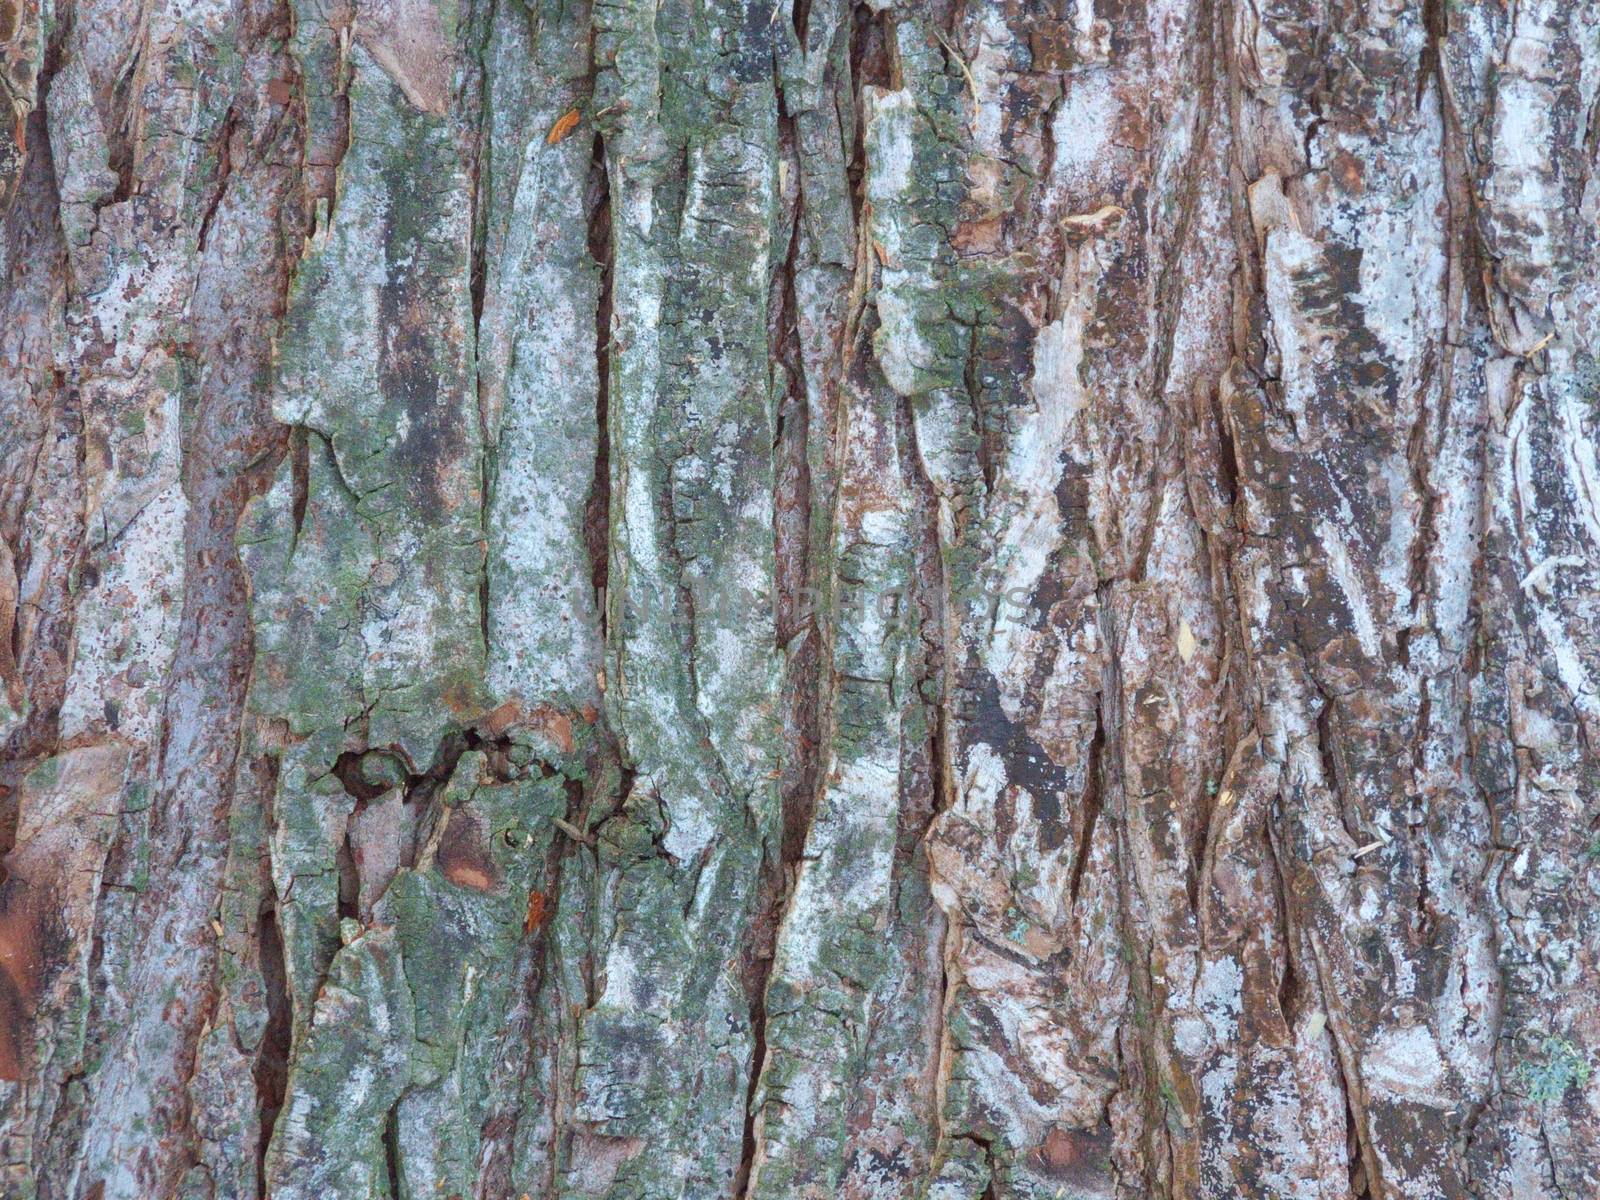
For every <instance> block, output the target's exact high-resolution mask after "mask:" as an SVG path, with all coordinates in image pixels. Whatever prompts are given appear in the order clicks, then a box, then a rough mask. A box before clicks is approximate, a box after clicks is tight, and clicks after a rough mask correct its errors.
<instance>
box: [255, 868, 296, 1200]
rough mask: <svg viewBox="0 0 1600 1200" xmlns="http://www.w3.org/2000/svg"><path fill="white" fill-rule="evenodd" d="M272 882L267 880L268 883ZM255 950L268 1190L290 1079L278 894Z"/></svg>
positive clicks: (262, 1163) (261, 1180) (261, 1152)
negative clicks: (271, 1153) (261, 1011)
mask: <svg viewBox="0 0 1600 1200" xmlns="http://www.w3.org/2000/svg"><path fill="white" fill-rule="evenodd" d="M268 886H269V887H270V886H271V885H270V883H269V885H268ZM256 939H257V954H258V956H259V959H260V964H261V987H262V999H263V1001H264V1003H265V1005H266V1009H267V1024H266V1028H265V1029H264V1030H263V1031H262V1034H261V1044H260V1046H259V1047H257V1049H256V1058H255V1064H254V1067H253V1068H252V1074H253V1076H254V1078H255V1085H256V1105H257V1121H258V1128H259V1134H258V1137H259V1141H258V1142H257V1146H256V1191H257V1194H258V1195H261V1196H265V1195H266V1194H267V1187H266V1159H267V1148H268V1146H269V1145H270V1144H271V1141H272V1131H273V1129H274V1128H276V1127H277V1123H278V1114H279V1112H281V1111H282V1109H283V1100H284V1095H285V1093H286V1090H287V1087H288V1080H289V1046H290V1037H291V1032H290V1029H291V1023H290V1009H289V988H288V971H287V969H286V967H285V964H284V953H283V931H282V930H281V929H279V927H278V911H277V898H276V896H275V895H271V897H270V899H269V902H268V903H267V905H266V906H265V907H264V908H263V910H262V912H261V915H260V917H259V919H258V921H257V925H256Z"/></svg>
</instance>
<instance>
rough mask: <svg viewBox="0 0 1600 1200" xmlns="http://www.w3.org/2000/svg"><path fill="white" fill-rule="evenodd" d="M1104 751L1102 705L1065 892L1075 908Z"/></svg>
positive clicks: (1090, 845) (1096, 815)
mask: <svg viewBox="0 0 1600 1200" xmlns="http://www.w3.org/2000/svg"><path fill="white" fill-rule="evenodd" d="M1105 748H1106V715H1105V704H1104V700H1103V698H1102V701H1101V703H1099V704H1096V705H1095V718H1094V737H1093V738H1091V739H1090V741H1089V754H1088V765H1087V766H1086V767H1085V768H1084V782H1083V815H1082V817H1081V818H1080V822H1081V823H1080V824H1079V827H1078V849H1077V853H1076V855H1075V856H1074V857H1073V860H1072V884H1071V886H1070V888H1069V889H1068V892H1067V894H1068V896H1069V897H1070V904H1071V907H1072V908H1073V909H1074V910H1076V909H1077V907H1078V894H1079V892H1080V891H1081V890H1082V887H1083V873H1084V871H1085V869H1087V867H1088V865H1089V854H1090V852H1091V851H1092V850H1093V849H1094V828H1095V825H1096V823H1098V821H1099V820H1100V809H1101V805H1102V803H1103V794H1102V790H1101V789H1102V787H1103V784H1102V782H1101V769H1100V768H1101V761H1102V759H1103V758H1104V756H1105Z"/></svg>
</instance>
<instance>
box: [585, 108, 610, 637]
mask: <svg viewBox="0 0 1600 1200" xmlns="http://www.w3.org/2000/svg"><path fill="white" fill-rule="evenodd" d="M589 191H590V196H589V198H588V206H589V256H590V258H592V259H593V260H594V262H595V264H596V265H597V266H598V267H599V268H600V300H599V303H598V304H597V305H596V307H595V316H594V358H595V370H596V386H595V397H594V419H595V453H594V478H593V480H592V481H591V483H590V485H589V499H588V503H587V505H586V506H585V509H584V521H583V533H584V541H585V543H586V545H587V548H588V552H589V585H590V587H591V588H593V590H594V599H595V610H596V613H597V614H598V616H599V620H600V639H601V641H602V642H604V641H605V639H606V634H607V629H608V628H609V619H608V613H607V600H606V590H607V587H608V585H609V580H610V572H611V397H610V390H611V306H612V301H611V289H612V277H613V274H614V272H615V267H616V264H615V254H614V251H613V247H612V242H611V188H610V181H609V178H608V176H607V173H606V165H605V143H604V140H603V139H602V138H601V136H600V135H599V134H598V133H597V134H595V137H594V153H593V157H592V161H591V165H590V169H589Z"/></svg>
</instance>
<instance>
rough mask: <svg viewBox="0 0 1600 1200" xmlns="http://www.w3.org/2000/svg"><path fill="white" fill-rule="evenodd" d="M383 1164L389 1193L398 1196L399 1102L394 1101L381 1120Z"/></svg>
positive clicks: (399, 1192)
mask: <svg viewBox="0 0 1600 1200" xmlns="http://www.w3.org/2000/svg"><path fill="white" fill-rule="evenodd" d="M383 1165H384V1169H385V1170H386V1171H387V1172H388V1176H389V1195H390V1196H392V1197H396V1198H398V1197H399V1196H401V1195H403V1194H404V1193H402V1192H401V1190H400V1179H401V1170H400V1103H399V1101H396V1102H395V1104H394V1106H393V1107H392V1108H390V1109H389V1115H388V1116H387V1117H385V1118H384V1122H383Z"/></svg>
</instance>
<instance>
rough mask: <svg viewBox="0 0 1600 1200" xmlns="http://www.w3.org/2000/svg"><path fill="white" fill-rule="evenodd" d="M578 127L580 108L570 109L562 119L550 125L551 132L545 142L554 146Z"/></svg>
mask: <svg viewBox="0 0 1600 1200" xmlns="http://www.w3.org/2000/svg"><path fill="white" fill-rule="evenodd" d="M577 127H578V110H577V109H575V108H574V109H570V110H568V111H567V113H566V114H565V115H563V116H562V117H561V118H560V120H558V121H557V122H556V123H555V124H554V125H552V126H550V134H549V136H548V137H546V138H545V139H544V144H545V145H546V146H554V145H555V144H556V143H557V142H559V141H560V140H561V139H562V138H564V137H566V136H567V134H569V133H571V132H572V131H573V130H574V129H576V128H577Z"/></svg>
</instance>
